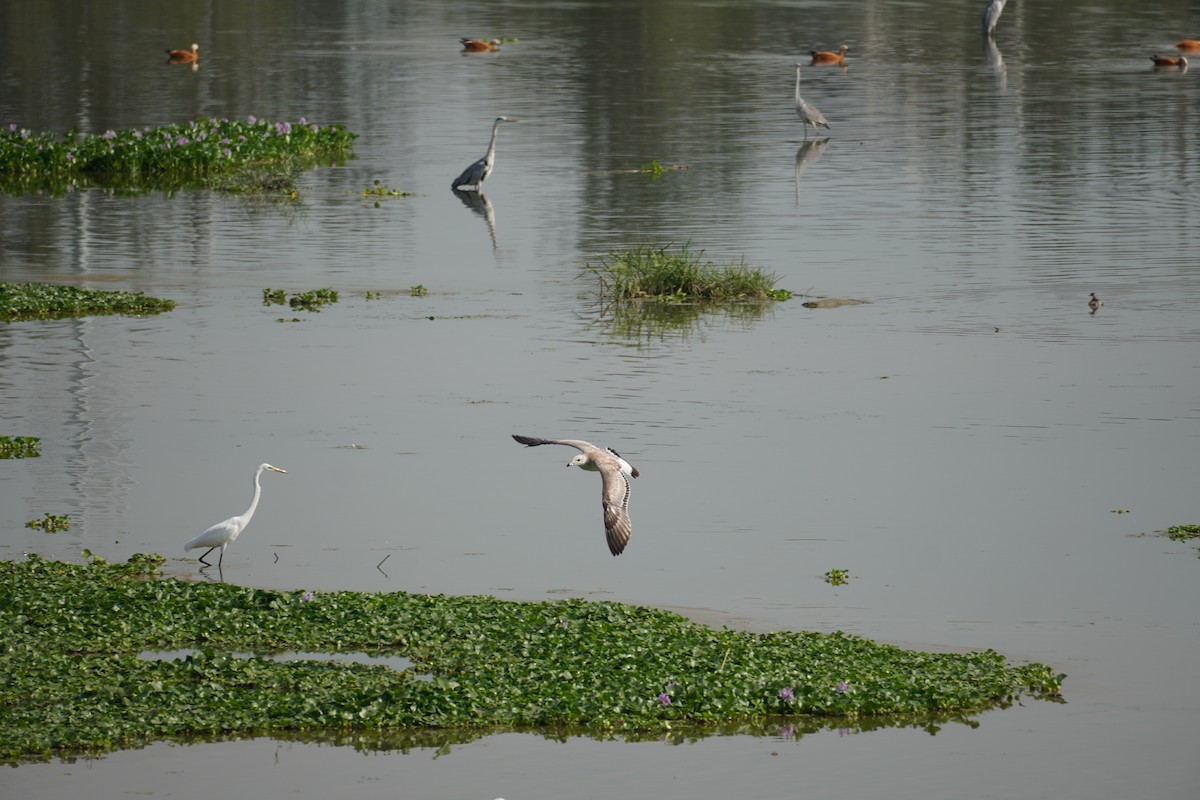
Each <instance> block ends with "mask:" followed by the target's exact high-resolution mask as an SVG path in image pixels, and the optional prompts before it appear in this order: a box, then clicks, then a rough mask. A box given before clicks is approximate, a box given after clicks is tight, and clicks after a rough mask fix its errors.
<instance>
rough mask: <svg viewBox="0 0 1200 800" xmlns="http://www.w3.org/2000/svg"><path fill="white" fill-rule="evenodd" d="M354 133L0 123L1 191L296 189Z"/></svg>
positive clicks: (303, 125)
mask: <svg viewBox="0 0 1200 800" xmlns="http://www.w3.org/2000/svg"><path fill="white" fill-rule="evenodd" d="M354 138H355V135H354V134H353V133H350V132H349V131H347V130H346V129H345V128H343V127H342V126H340V125H328V126H321V125H317V124H315V123H312V122H309V121H308V120H306V119H304V118H303V117H301V118H300V119H299V120H297V121H296V122H269V121H267V120H260V119H257V118H255V117H254V116H250V117H247V118H246V119H245V120H230V119H227V118H216V117H211V118H200V119H197V120H195V121H193V122H187V123H182V124H178V125H166V126H163V127H158V128H150V127H147V128H130V129H126V130H120V131H115V130H108V131H105V132H103V133H101V134H97V135H93V136H85V135H81V134H80V133H79V132H78V131H76V130H71V131H68V132H67V133H65V134H64V135H62V136H61V137H60V136H57V135H55V134H53V133H46V132H34V131H30V130H28V129H25V128H21V127H19V126H18V125H16V124H11V125H8V126H7V127H5V128H2V129H0V190H3V191H6V192H8V193H11V194H22V193H25V192H33V191H47V192H50V193H53V194H60V193H63V192H66V191H71V190H73V189H74V188H76V187H88V186H101V187H105V188H111V189H115V190H119V191H130V192H137V191H148V190H154V189H158V188H167V189H174V188H214V189H220V190H224V191H255V190H258V191H284V192H287V191H291V188H290V187H293V186H294V181H293V180H292V177H293V176H294V173H295V172H297V171H299V170H300V169H305V168H307V167H310V166H316V165H326V164H332V163H336V162H339V161H343V160H345V159H346V158H349V157H350V155H351V149H352V144H353V141H354Z"/></svg>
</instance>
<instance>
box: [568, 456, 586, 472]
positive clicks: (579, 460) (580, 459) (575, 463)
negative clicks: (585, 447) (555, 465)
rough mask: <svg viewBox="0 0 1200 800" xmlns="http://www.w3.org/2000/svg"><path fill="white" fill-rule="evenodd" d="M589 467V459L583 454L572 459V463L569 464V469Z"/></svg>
mask: <svg viewBox="0 0 1200 800" xmlns="http://www.w3.org/2000/svg"><path fill="white" fill-rule="evenodd" d="M587 465H588V457H587V456H585V455H584V454H583V453H580V454H579V455H577V456H575V457H574V458H572V459H571V460H570V461H568V462H567V466H568V467H581V468H583V467H587Z"/></svg>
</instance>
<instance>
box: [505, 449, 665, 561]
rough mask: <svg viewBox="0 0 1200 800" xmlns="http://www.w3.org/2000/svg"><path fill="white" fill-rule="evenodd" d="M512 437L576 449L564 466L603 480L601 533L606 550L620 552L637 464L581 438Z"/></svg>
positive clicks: (626, 532) (626, 541) (630, 529)
mask: <svg viewBox="0 0 1200 800" xmlns="http://www.w3.org/2000/svg"><path fill="white" fill-rule="evenodd" d="M513 438H514V439H516V440H517V442H519V443H520V444H523V445H526V446H528V447H537V446H538V445H543V444H565V445H567V446H568V447H574V448H575V449H576V450H578V451H579V455H577V456H575V457H574V458H572V459H571V460H570V461H569V462H567V466H568V467H579V468H580V469H586V470H587V471H588V472H599V473H600V477H601V478H602V479H603V480H604V488H603V489H602V490H601V497H600V499H601V501H602V503H603V504H604V532H605V533H606V534H607V535H608V549H609V550H610V551H611V552H612V554H613V555H614V556H619V555H621V552H622V551H623V550H624V549H625V545H627V544H629V535H630V534H631V533H632V532H633V526H632V524H631V523H630V522H629V478H630V477H633V478H636V477H637V476H638V475H640V474H641V473H639V472H638V470H637V467H635V466H633V465H632V464H630V463H629V462H628V461H626V460H625V459H623V458H621V455H620V454H619V453H618V452H617V451H616V450H613V449H612V448H611V447H606V448H604V449H601V448H599V447H597V446H596V445H594V444H592V443H590V442H585V441H582V440H581V439H538V438H536V437H533V436H518V435H517V434H515V433H514V434H513Z"/></svg>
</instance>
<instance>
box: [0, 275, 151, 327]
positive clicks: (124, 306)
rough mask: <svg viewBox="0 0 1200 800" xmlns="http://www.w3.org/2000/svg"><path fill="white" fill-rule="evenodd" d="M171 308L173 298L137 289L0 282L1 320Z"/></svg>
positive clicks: (130, 312)
mask: <svg viewBox="0 0 1200 800" xmlns="http://www.w3.org/2000/svg"><path fill="white" fill-rule="evenodd" d="M173 308H175V301H174V300H161V299H159V298H157V297H146V296H145V295H143V294H142V293H141V292H116V291H104V290H100V289H81V288H80V287H78V286H59V285H56V284H49V283H0V321H5V322H13V321H16V320H25V319H58V318H61V317H82V316H89V315H93V314H159V313H162V312H163V311H170V310H171V309H173Z"/></svg>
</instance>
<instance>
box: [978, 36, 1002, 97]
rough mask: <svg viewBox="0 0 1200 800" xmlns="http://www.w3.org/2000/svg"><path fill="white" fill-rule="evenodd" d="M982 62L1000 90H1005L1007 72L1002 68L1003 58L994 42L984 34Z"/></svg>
mask: <svg viewBox="0 0 1200 800" xmlns="http://www.w3.org/2000/svg"><path fill="white" fill-rule="evenodd" d="M983 61H984V63H985V64H987V65H988V69H990V70H991V71H992V74H993V75H995V76H996V81H997V82H998V83H999V84H1000V88H1001V89H1004V88H1006V87H1007V84H1008V70H1007V69H1006V68H1005V66H1004V56H1003V55H1002V54H1001V53H1000V48H999V47H997V46H996V40H995V39H993V38H992V37H991V36H988V35H986V34H985V35H984V36H983Z"/></svg>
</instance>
